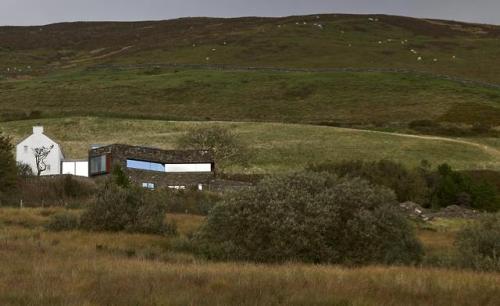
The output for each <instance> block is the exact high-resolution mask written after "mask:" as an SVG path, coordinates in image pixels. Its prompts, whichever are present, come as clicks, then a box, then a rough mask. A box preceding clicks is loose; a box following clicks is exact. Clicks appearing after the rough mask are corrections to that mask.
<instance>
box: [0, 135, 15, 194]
mask: <svg viewBox="0 0 500 306" xmlns="http://www.w3.org/2000/svg"><path fill="white" fill-rule="evenodd" d="M13 149H14V146H13V145H12V142H11V139H10V137H8V136H6V135H3V134H1V133H0V201H1V200H2V198H4V197H5V196H6V195H7V194H9V193H10V192H12V190H13V189H14V188H15V187H16V181H17V165H16V160H15V158H14V154H13Z"/></svg>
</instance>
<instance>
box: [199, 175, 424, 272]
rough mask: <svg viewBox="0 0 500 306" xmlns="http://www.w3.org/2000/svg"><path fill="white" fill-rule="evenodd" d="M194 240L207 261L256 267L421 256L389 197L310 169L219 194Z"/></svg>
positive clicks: (359, 183)
mask: <svg viewBox="0 0 500 306" xmlns="http://www.w3.org/2000/svg"><path fill="white" fill-rule="evenodd" d="M195 242H196V244H197V245H198V246H199V250H200V252H201V253H202V254H204V255H206V256H207V257H209V258H213V259H219V260H244V261H255V262H285V261H303V262H313V263H342V264H370V263H413V262H417V261H419V259H420V256H421V252H422V249H421V246H420V244H419V242H418V240H417V239H416V237H415V235H414V233H413V231H412V228H411V226H410V225H409V224H408V223H407V220H406V219H405V218H404V217H403V216H402V215H401V214H400V213H399V211H398V210H397V204H396V199H395V196H394V193H393V192H391V191H390V190H388V189H385V188H382V187H375V186H372V185H370V184H369V183H368V182H367V181H364V180H361V179H350V178H344V179H339V178H337V177H336V176H334V175H331V174H327V173H312V172H305V173H298V174H291V175H286V176H273V177H269V178H267V179H265V180H263V181H262V182H260V183H259V184H258V185H257V186H256V188H254V189H249V190H247V191H240V192H238V193H234V194H231V195H229V196H226V197H225V199H224V200H223V201H222V202H220V203H218V204H217V205H216V206H215V207H214V208H213V209H212V211H211V212H210V214H209V217H208V219H207V223H206V225H205V226H204V227H202V228H201V230H200V231H199V232H198V233H197V234H196V236H195Z"/></svg>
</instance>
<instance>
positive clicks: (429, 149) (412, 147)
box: [2, 117, 500, 173]
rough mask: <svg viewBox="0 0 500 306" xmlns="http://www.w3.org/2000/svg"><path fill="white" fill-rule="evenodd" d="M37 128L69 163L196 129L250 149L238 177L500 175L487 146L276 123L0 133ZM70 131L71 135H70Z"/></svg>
mask: <svg viewBox="0 0 500 306" xmlns="http://www.w3.org/2000/svg"><path fill="white" fill-rule="evenodd" d="M36 123H41V124H43V125H44V126H45V129H46V132H47V134H48V135H50V136H51V137H52V138H53V139H54V140H56V141H58V142H59V143H60V144H61V145H62V146H63V149H64V151H65V155H66V157H68V158H86V157H87V151H88V148H89V147H90V145H91V144H95V143H98V144H110V143H128V144H134V145H148V146H155V147H160V148H165V149H172V148H175V141H176V139H177V137H179V136H180V135H181V134H182V133H184V132H186V131H187V130H188V129H189V128H192V127H193V126H195V125H203V126H210V125H213V124H219V125H223V126H226V127H229V128H230V129H231V130H232V131H234V132H235V133H237V134H238V135H240V137H241V138H242V139H243V140H244V141H245V142H246V143H247V144H248V145H249V147H250V149H249V155H250V164H249V166H248V167H247V168H241V167H232V168H230V169H226V171H230V172H237V173H273V172H286V171H294V170H299V169H301V168H303V167H304V166H306V165H307V164H308V163H315V162H323V161H326V160H330V161H342V160H350V159H363V160H379V159H391V160H395V161H400V162H402V163H404V164H407V165H410V166H416V165H418V164H419V163H420V161H421V160H424V159H425V160H428V161H430V162H431V163H432V164H433V165H437V164H439V163H444V162H447V163H449V164H451V165H452V166H453V167H455V168H458V169H490V170H500V147H495V146H490V147H485V146H484V145H483V144H476V143H475V142H474V141H475V140H457V139H446V138H439V137H428V138H419V136H413V135H398V134H391V133H383V132H373V131H360V130H352V129H342V128H334V127H323V126H311V125H299V124H279V123H220V122H218V123H214V122H205V123H202V122H166V121H156V120H132V119H109V118H107V119H105V118H92V117H91V118H80V117H74V118H65V119H57V118H56V119H46V120H37V121H29V120H27V121H18V122H8V123H5V124H3V125H2V127H3V130H4V131H5V132H6V133H7V134H10V135H13V136H14V141H18V140H19V139H21V138H22V137H25V136H26V135H29V134H30V133H31V127H32V125H34V124H36ZM68 131H70V132H68Z"/></svg>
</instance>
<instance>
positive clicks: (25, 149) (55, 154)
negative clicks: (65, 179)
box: [16, 127, 64, 175]
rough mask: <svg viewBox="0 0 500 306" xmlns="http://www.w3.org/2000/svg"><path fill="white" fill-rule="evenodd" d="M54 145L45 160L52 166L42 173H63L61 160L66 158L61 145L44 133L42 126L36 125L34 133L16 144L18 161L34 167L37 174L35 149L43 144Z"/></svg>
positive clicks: (45, 145) (46, 145)
mask: <svg viewBox="0 0 500 306" xmlns="http://www.w3.org/2000/svg"><path fill="white" fill-rule="evenodd" d="M52 145H53V146H54V148H53V149H52V151H50V153H49V155H48V156H47V159H46V160H45V163H46V164H47V165H49V166H50V169H47V170H46V171H44V172H42V175H57V174H61V162H62V160H63V159H64V155H63V153H62V151H61V148H60V147H59V145H58V144H57V143H56V142H55V141H53V140H52V139H50V138H49V137H47V136H45V135H44V134H43V128H42V127H34V128H33V135H31V136H29V137H28V138H26V139H24V140H23V141H21V142H20V143H19V144H18V145H17V146H16V161H17V162H21V163H24V164H28V165H30V166H31V169H33V172H34V173H35V174H36V173H37V169H36V161H35V155H34V154H33V149H34V148H40V147H42V146H44V147H50V146H52Z"/></svg>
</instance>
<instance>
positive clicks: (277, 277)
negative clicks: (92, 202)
mask: <svg viewBox="0 0 500 306" xmlns="http://www.w3.org/2000/svg"><path fill="white" fill-rule="evenodd" d="M57 211H60V209H22V210H20V209H15V208H0V271H1V272H0V304H1V305H41V306H45V305H47V306H48V305H50V306H53V305H256V304H258V305H287V306H288V305H484V306H490V305H491V306H494V305H495V306H496V305H497V304H498V303H497V301H499V300H500V292H499V291H498V283H499V282H500V276H499V274H498V273H496V274H495V273H475V272H471V271H458V270H447V269H434V268H418V267H384V266H370V267H361V268H346V267H340V266H331V265H304V264H295V263H289V264H284V265H255V264H245V263H213V262H206V261H203V260H201V259H197V258H195V257H194V256H193V255H192V254H189V253H182V252H179V251H177V250H176V245H178V243H179V240H178V238H171V237H161V236H151V235H138V234H127V233H88V232H81V231H70V232H49V231H46V230H44V229H43V227H42V226H43V224H44V223H45V222H47V220H48V216H50V215H51V214H53V213H55V212H57ZM168 218H171V219H175V220H176V222H177V223H178V224H179V229H180V232H181V235H186V234H187V233H189V232H190V231H192V230H194V229H196V227H197V226H198V225H199V224H200V223H201V222H202V219H201V218H199V217H194V216H188V215H167V219H168ZM458 223H459V221H457V222H454V223H453V224H450V223H446V222H441V221H440V222H437V223H436V224H431V225H430V227H431V228H432V230H428V231H425V232H424V233H421V234H419V236H420V237H421V239H422V241H423V242H424V245H425V246H426V249H427V250H430V251H431V252H432V254H436V253H437V252H443V251H444V252H446V251H447V250H448V249H450V248H452V243H453V232H454V231H455V227H456V226H457V225H458Z"/></svg>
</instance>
